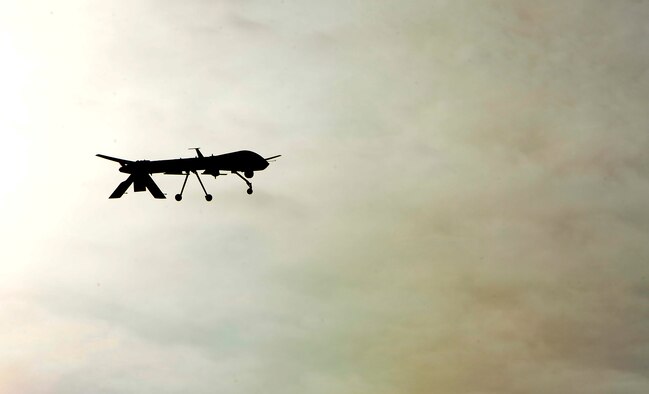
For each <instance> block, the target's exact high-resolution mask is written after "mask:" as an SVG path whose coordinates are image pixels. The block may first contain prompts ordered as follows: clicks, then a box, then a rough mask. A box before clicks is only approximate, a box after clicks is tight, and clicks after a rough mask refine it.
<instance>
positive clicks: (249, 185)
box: [232, 171, 252, 194]
mask: <svg viewBox="0 0 649 394" xmlns="http://www.w3.org/2000/svg"><path fill="white" fill-rule="evenodd" d="M248 172H250V173H252V171H246V172H245V174H246V176H248V175H250V174H248ZM232 173H233V174H237V176H238V177H239V178H241V179H243V181H244V182H246V185H248V190H246V193H248V194H252V183H250V181H249V180H247V179H246V178H244V177H243V176H242V175H241V174H239V172H237V171H232ZM248 178H252V175H250V176H249V177H248Z"/></svg>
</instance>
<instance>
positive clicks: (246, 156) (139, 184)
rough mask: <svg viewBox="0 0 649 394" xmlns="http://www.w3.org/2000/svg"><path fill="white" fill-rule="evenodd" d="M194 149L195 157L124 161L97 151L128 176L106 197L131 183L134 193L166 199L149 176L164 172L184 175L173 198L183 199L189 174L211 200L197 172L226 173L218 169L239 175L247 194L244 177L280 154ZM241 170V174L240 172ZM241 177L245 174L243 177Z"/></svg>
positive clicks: (207, 173) (218, 174)
mask: <svg viewBox="0 0 649 394" xmlns="http://www.w3.org/2000/svg"><path fill="white" fill-rule="evenodd" d="M191 149H194V150H196V157H190V158H180V159H169V160H137V161H132V160H125V159H119V158H117V157H110V156H106V155H102V154H98V155H97V156H98V157H101V158H102V159H106V160H111V161H115V162H118V163H119V164H120V165H121V167H120V168H119V172H123V173H125V174H129V176H128V178H126V180H125V181H124V182H122V183H120V184H119V186H117V188H116V189H115V191H114V192H113V194H111V195H110V197H108V198H120V197H122V196H123V195H124V193H126V190H127V189H128V188H129V186H131V184H133V189H134V191H136V192H143V191H146V190H148V191H149V192H150V193H151V194H152V195H153V197H155V198H166V197H165V194H164V193H162V191H161V190H160V188H159V187H158V185H156V184H155V182H154V181H153V178H151V175H153V174H158V173H162V174H167V175H185V181H184V182H183V187H182V189H180V193H178V194H176V196H175V197H176V201H180V200H182V199H183V191H185V185H187V178H189V174H190V173H193V174H194V175H196V178H197V179H198V182H199V183H200V184H201V188H203V192H205V199H206V200H207V201H212V195H211V194H208V193H207V190H205V186H203V182H202V181H201V177H200V176H199V175H198V171H202V174H204V175H212V176H214V178H216V177H217V176H220V175H227V173H221V171H226V172H230V173H232V174H236V175H237V176H239V178H241V179H243V181H244V182H246V185H248V190H247V193H248V194H252V183H251V182H250V181H249V180H248V179H246V178H252V177H253V176H254V175H255V171H262V170H264V169H266V167H268V165H269V164H270V162H271V161H272V160H273V159H276V158H278V157H280V156H281V155H276V156H271V157H267V158H263V157H261V156H260V155H258V154H257V153H255V152H251V151H249V150H241V151H237V152H230V153H225V154H222V155H217V156H214V155H211V156H203V154H202V153H201V151H200V148H190V150H191ZM242 172H243V176H242V175H241V173H242ZM244 176H245V177H244Z"/></svg>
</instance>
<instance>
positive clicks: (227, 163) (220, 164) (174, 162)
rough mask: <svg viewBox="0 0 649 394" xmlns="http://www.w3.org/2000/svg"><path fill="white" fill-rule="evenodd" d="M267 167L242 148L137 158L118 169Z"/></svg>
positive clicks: (167, 170) (175, 171) (164, 170)
mask: <svg viewBox="0 0 649 394" xmlns="http://www.w3.org/2000/svg"><path fill="white" fill-rule="evenodd" d="M266 167H268V162H267V161H266V159H264V158H263V157H261V156H260V155H258V154H257V153H255V152H251V151H247V150H242V151H237V152H231V153H226V154H223V155H217V156H205V157H191V158H181V159H169V160H138V161H134V162H130V163H127V164H125V165H123V166H122V167H121V168H120V169H119V171H120V172H124V173H127V174H133V173H146V174H156V173H165V174H178V175H181V174H182V175H184V174H185V173H187V172H188V171H203V170H205V171H206V173H209V174H212V175H214V174H218V172H219V171H230V172H231V171H241V172H252V171H261V170H264V169H265V168H266Z"/></svg>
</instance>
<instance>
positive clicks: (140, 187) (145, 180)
mask: <svg viewBox="0 0 649 394" xmlns="http://www.w3.org/2000/svg"><path fill="white" fill-rule="evenodd" d="M133 183H135V184H136V185H135V191H136V192H139V191H144V190H149V193H151V194H152V195H153V197H155V198H160V199H162V198H167V197H165V195H164V193H163V192H162V190H160V188H159V187H158V185H156V183H155V182H154V181H153V178H151V176H150V175H149V174H131V175H129V177H128V178H126V180H125V181H124V182H122V183H120V184H119V185H118V186H117V188H116V189H115V191H114V192H113V194H111V195H110V197H108V198H120V197H122V196H123V195H124V193H126V190H128V188H129V186H131V184H133Z"/></svg>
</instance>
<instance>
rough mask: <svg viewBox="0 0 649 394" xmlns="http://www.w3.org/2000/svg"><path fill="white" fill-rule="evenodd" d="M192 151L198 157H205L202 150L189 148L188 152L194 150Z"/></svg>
mask: <svg viewBox="0 0 649 394" xmlns="http://www.w3.org/2000/svg"><path fill="white" fill-rule="evenodd" d="M192 149H193V150H195V151H196V157H204V156H203V154H202V153H201V151H200V149H201V148H189V149H187V150H192Z"/></svg>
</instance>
